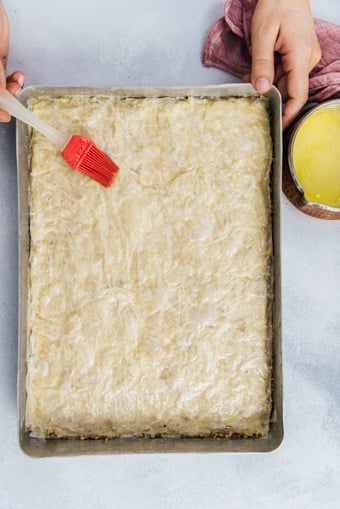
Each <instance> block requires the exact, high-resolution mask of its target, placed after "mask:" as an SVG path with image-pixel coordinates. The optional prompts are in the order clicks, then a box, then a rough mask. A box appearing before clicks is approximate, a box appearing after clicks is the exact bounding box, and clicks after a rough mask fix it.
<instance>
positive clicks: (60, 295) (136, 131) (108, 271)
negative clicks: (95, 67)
mask: <svg viewBox="0 0 340 509" xmlns="http://www.w3.org/2000/svg"><path fill="white" fill-rule="evenodd" d="M30 107H31V109H32V110H33V111H34V113H36V114H37V115H38V116H40V117H41V118H43V119H46V120H48V121H49V122H50V123H51V124H52V125H54V126H55V127H57V128H58V129H62V130H65V131H68V132H77V133H79V134H82V135H85V136H87V137H89V138H90V139H92V140H93V141H94V142H95V143H96V145H97V146H99V147H100V148H101V149H102V150H103V151H104V152H106V153H107V154H108V155H109V156H110V157H111V158H112V159H113V160H115V161H116V163H117V164H118V165H119V166H120V173H119V174H118V176H117V178H116V180H115V182H114V184H113V185H112V186H111V187H110V188H108V189H104V188H103V187H102V186H101V185H99V184H98V183H97V182H96V181H94V180H92V179H90V178H88V177H87V176H84V175H83V174H81V173H79V172H76V171H74V170H72V169H70V168H69V167H68V166H67V165H66V163H65V162H64V161H63V159H62V157H61V155H60V153H59V152H58V150H57V149H56V148H55V147H54V146H53V145H52V144H51V142H50V141H48V140H47V139H46V138H44V137H43V136H42V135H40V134H39V133H37V132H34V133H33V136H32V141H31V181H30V233H31V246H30V283H29V284H30V291H29V317H28V320H29V327H28V329H29V337H28V354H27V369H28V372H27V406H26V426H27V429H28V430H30V432H31V434H32V435H33V436H37V437H45V436H50V435H51V434H53V435H54V436H68V437H87V436H91V437H93V436H107V437H114V436H130V435H135V434H138V435H139V434H145V435H148V436H155V435H158V434H162V435H167V434H170V435H184V436H196V435H208V434H212V433H222V434H227V435H228V434H231V433H240V434H242V435H253V434H261V435H265V434H266V433H267V432H268V425H269V424H268V423H269V415H270V392H271V389H270V379H271V365H270V357H271V353H270V349H271V346H270V345H271V327H270V300H271V289H270V280H271V254H272V251H271V224H270V221H271V220H270V216H271V213H270V209H271V205H270V191H269V179H270V167H271V157H272V156H271V139H270V122H269V118H268V113H267V106H266V102H265V100H264V99H261V98H235V99H232V98H229V99H221V100H215V99H209V98H185V99H184V98H179V99H175V98H143V99H140V98H114V97H105V96H103V97H80V96H74V97H71V96H70V97H64V98H38V99H32V100H31V106H30Z"/></svg>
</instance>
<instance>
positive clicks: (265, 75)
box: [251, 25, 276, 93]
mask: <svg viewBox="0 0 340 509" xmlns="http://www.w3.org/2000/svg"><path fill="white" fill-rule="evenodd" d="M275 40H276V32H273V31H272V30H268V31H264V30H261V31H259V30H257V29H256V25H255V26H254V30H253V33H252V66H251V83H252V85H253V87H254V88H255V90H257V92H260V93H264V92H268V90H269V89H270V88H271V86H272V84H273V80H274V72H275V71H274V46H275Z"/></svg>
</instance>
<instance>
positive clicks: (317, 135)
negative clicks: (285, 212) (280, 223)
mask: <svg viewBox="0 0 340 509" xmlns="http://www.w3.org/2000/svg"><path fill="white" fill-rule="evenodd" d="M293 164H294V168H295V174H296V177H297V179H298V181H299V183H300V185H301V187H302V189H303V192H304V195H305V198H306V200H308V201H309V202H316V203H320V204H322V205H326V206H330V207H339V208H340V108H335V107H334V108H327V109H324V110H318V111H315V112H314V113H312V114H311V115H310V116H309V117H308V118H307V119H306V120H305V121H304V123H303V124H302V126H301V127H300V128H299V130H298V132H297V135H296V138H295V141H294V148H293Z"/></svg>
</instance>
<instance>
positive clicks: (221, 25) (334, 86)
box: [203, 0, 340, 102]
mask: <svg viewBox="0 0 340 509" xmlns="http://www.w3.org/2000/svg"><path fill="white" fill-rule="evenodd" d="M256 3H257V0H227V1H226V3H225V7H224V17H223V18H221V19H219V20H218V21H217V23H216V24H215V25H214V26H213V28H212V29H211V31H210V33H209V35H208V38H207V41H206V43H205V46H204V52H203V64H204V65H206V66H208V67H218V68H219V69H222V70H224V71H227V72H230V73H231V74H235V75H236V76H239V77H242V76H244V75H245V74H247V73H249V72H250V70H251V55H250V48H251V19H252V15H253V12H254V9H255V7H256ZM314 24H315V29H316V33H317V36H318V40H319V44H320V47H321V51H322V58H321V60H320V62H319V63H318V64H317V66H316V67H315V68H314V69H313V70H312V72H311V73H310V76H309V102H322V101H325V100H327V99H335V98H340V26H339V25H335V24H334V23H329V22H328V21H323V20H320V19H314Z"/></svg>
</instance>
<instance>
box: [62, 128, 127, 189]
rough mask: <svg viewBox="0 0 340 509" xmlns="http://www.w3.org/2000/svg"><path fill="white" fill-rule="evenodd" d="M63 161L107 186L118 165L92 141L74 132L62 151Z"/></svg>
mask: <svg viewBox="0 0 340 509" xmlns="http://www.w3.org/2000/svg"><path fill="white" fill-rule="evenodd" d="M61 154H62V156H63V158H64V159H65V161H66V162H67V163H68V164H69V165H70V166H71V167H72V168H73V169H75V170H79V171H81V172H82V173H85V174H86V175H88V176H89V177H91V178H93V179H95V180H97V182H99V183H100V184H102V185H103V186H105V187H108V186H110V185H111V184H112V182H113V180H114V178H115V176H116V175H117V173H118V171H119V168H118V166H117V165H116V164H115V163H114V162H113V161H112V160H111V159H110V158H109V157H108V156H107V155H106V154H104V153H103V152H102V151H101V150H99V148H98V147H96V145H95V144H94V143H93V141H91V140H89V139H87V138H84V137H83V136H79V135H78V134H75V135H73V136H71V138H70V140H69V142H68V144H67V145H66V147H65V148H64V150H63V151H62V153H61Z"/></svg>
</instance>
